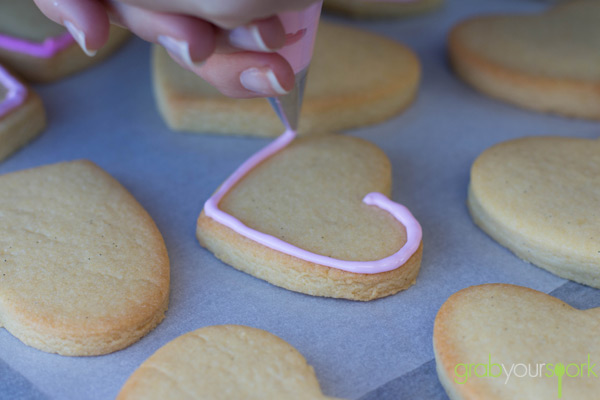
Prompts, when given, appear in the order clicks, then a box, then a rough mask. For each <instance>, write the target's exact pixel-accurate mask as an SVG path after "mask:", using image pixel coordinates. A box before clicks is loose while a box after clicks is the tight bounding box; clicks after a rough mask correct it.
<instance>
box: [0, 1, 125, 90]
mask: <svg viewBox="0 0 600 400" xmlns="http://www.w3.org/2000/svg"><path fill="white" fill-rule="evenodd" d="M5 3H8V4H3V5H2V12H0V63H2V64H4V65H5V66H7V67H9V68H10V69H11V70H12V71H13V72H15V73H17V74H18V75H19V76H20V77H22V78H23V79H25V80H27V81H30V82H51V81H55V80H57V79H60V78H63V77H65V76H68V75H71V74H73V73H75V72H77V71H80V70H82V69H84V68H86V67H88V66H91V65H93V64H96V63H98V62H100V61H102V60H103V59H105V58H106V57H108V56H109V55H110V54H112V53H113V52H114V51H115V50H116V49H117V48H119V47H120V46H121V45H122V44H123V43H124V42H125V39H127V38H128V37H129V33H128V31H127V30H125V29H123V28H119V27H117V26H111V29H110V36H109V39H108V42H107V43H106V45H104V47H103V48H102V49H100V50H99V51H98V53H97V54H96V55H95V56H94V57H89V56H87V55H86V54H85V53H84V52H83V50H81V49H80V48H79V46H78V45H77V43H76V42H75V40H74V39H73V37H72V36H71V34H69V32H67V30H66V29H65V28H64V27H62V26H60V25H58V24H56V23H55V22H53V21H51V20H50V19H48V18H46V16H45V15H43V14H42V13H41V11H39V9H38V8H37V6H36V5H35V3H34V2H33V0H11V1H8V2H5Z"/></svg>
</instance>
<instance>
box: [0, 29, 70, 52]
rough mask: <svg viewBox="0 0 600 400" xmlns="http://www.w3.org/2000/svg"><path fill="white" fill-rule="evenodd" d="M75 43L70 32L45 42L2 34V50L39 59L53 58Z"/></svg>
mask: <svg viewBox="0 0 600 400" xmlns="http://www.w3.org/2000/svg"><path fill="white" fill-rule="evenodd" d="M73 43H75V39H73V36H71V34H70V33H69V32H65V33H63V34H61V35H58V36H54V37H49V38H46V39H45V40H44V41H43V42H34V41H30V40H26V39H21V38H17V37H14V36H9V35H3V34H0V48H3V49H6V50H8V51H12V52H15V53H22V54H27V55H30V56H32V57H37V58H51V57H53V56H54V55H55V54H56V53H58V52H59V51H61V50H64V49H65V48H67V47H69V46H70V45H72V44H73Z"/></svg>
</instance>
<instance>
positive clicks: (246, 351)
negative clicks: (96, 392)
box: [117, 325, 332, 400]
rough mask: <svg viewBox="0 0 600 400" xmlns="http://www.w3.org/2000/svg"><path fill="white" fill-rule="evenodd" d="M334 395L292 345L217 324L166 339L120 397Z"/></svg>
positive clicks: (126, 399)
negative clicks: (323, 390) (327, 389)
mask: <svg viewBox="0 0 600 400" xmlns="http://www.w3.org/2000/svg"><path fill="white" fill-rule="evenodd" d="M176 398H177V399H179V398H190V399H191V398H194V399H211V400H212V399H215V400H217V399H248V400H251V399H277V400H279V399H315V400H317V399H322V400H326V399H332V398H331V397H327V396H324V395H323V393H322V392H321V388H320V387H319V382H318V381H317V378H316V377H315V372H314V370H313V368H312V367H311V366H310V365H308V364H307V363H306V360H305V359H304V357H302V355H301V354H300V353H298V351H297V350H296V349H295V348H293V347H292V346H291V345H289V344H288V343H286V342H285V341H283V340H281V339H280V338H278V337H277V336H275V335H273V334H271V333H269V332H266V331H263V330H261V329H256V328H250V327H247V326H240V325H217V326H209V327H206V328H202V329H198V330H195V331H193V332H189V333H187V334H185V335H182V336H180V337H178V338H177V339H175V340H173V341H171V342H169V343H167V344H166V345H164V346H163V347H161V348H160V349H158V351H157V352H156V353H154V354H153V355H152V356H151V357H150V358H148V359H147V360H146V361H145V362H144V363H143V364H142V365H141V366H140V367H139V368H138V369H137V370H136V371H135V372H134V373H133V375H131V376H130V377H129V379H128V380H127V382H126V383H125V386H123V388H122V389H121V392H120V393H119V395H118V396H117V399H118V400H133V399H144V400H151V399H176Z"/></svg>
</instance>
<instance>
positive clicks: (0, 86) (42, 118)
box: [0, 65, 46, 161]
mask: <svg viewBox="0 0 600 400" xmlns="http://www.w3.org/2000/svg"><path fill="white" fill-rule="evenodd" d="M45 126H46V113H45V111H44V106H43V104H42V100H41V99H40V97H39V96H38V95H37V94H36V93H35V92H34V91H33V90H31V88H29V87H28V86H27V85H25V84H23V83H22V82H20V81H19V80H18V79H17V78H16V77H14V76H13V75H12V74H11V73H10V72H9V71H8V70H6V69H5V68H3V67H2V66H1V65H0V161H2V160H4V159H5V158H6V157H8V156H9V155H11V154H12V153H14V152H15V151H16V150H18V149H19V148H21V147H23V146H24V145H25V144H26V143H27V142H29V141H30V140H32V139H33V138H35V137H36V136H37V135H39V134H40V132H41V131H42V130H43V129H44V127H45Z"/></svg>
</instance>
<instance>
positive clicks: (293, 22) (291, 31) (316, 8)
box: [269, 0, 323, 131]
mask: <svg viewBox="0 0 600 400" xmlns="http://www.w3.org/2000/svg"><path fill="white" fill-rule="evenodd" d="M322 3H323V2H322V0H318V1H315V2H313V4H312V5H310V6H308V7H307V8H306V9H304V10H302V11H287V12H283V13H280V14H278V15H279V18H280V20H281V22H282V23H283V26H284V28H285V32H286V37H287V39H288V40H287V41H286V45H285V46H284V47H283V48H282V49H280V50H279V51H278V53H279V54H280V55H281V56H283V57H284V58H285V59H286V60H287V61H288V62H289V63H290V66H291V67H292V69H293V70H294V73H295V82H294V88H293V89H292V90H291V91H290V92H289V93H288V94H285V95H283V96H279V97H270V98H269V102H270V103H271V105H272V106H273V109H274V110H275V112H276V113H277V116H278V117H279V119H280V120H281V122H283V125H284V126H285V128H286V129H290V130H293V131H296V130H297V129H298V117H299V116H300V109H301V107H302V97H303V95H304V87H305V86H306V74H307V71H308V66H309V64H310V60H311V58H312V53H313V47H314V44H315V36H316V33H317V28H318V25H319V17H320V15H321V6H322Z"/></svg>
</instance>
